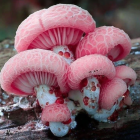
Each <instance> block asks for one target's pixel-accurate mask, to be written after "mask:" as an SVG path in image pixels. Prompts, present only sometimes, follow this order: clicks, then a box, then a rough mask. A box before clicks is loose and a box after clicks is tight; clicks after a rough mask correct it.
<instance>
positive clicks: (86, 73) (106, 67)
mask: <svg viewBox="0 0 140 140" xmlns="http://www.w3.org/2000/svg"><path fill="white" fill-rule="evenodd" d="M115 73H116V71H115V67H114V65H113V63H112V62H111V61H110V60H109V59H108V58H107V57H105V56H102V55H98V54H94V55H87V56H84V57H81V58H79V59H77V60H76V61H74V62H73V63H72V64H71V65H70V70H69V74H68V84H69V86H70V88H72V89H79V88H80V82H81V81H82V80H83V79H84V78H87V77H90V76H92V75H104V76H105V77H107V78H108V79H112V78H113V77H114V76H115Z"/></svg>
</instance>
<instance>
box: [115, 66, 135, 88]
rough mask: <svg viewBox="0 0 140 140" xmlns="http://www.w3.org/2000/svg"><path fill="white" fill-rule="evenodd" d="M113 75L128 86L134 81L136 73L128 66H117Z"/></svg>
mask: <svg viewBox="0 0 140 140" xmlns="http://www.w3.org/2000/svg"><path fill="white" fill-rule="evenodd" d="M115 77H118V78H120V79H122V80H124V81H125V82H126V84H127V85H128V86H131V85H133V84H134V83H135V81H136V78H137V75H136V72H135V71H134V70H133V69H132V68H130V67H127V66H117V67H116V76H115Z"/></svg>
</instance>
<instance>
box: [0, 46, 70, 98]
mask: <svg viewBox="0 0 140 140" xmlns="http://www.w3.org/2000/svg"><path fill="white" fill-rule="evenodd" d="M68 68H69V66H68V64H67V63H66V61H65V60H63V58H61V57H60V56H59V55H57V54H55V53H53V52H52V51H48V50H46V51H44V50H41V49H34V50H27V51H24V52H21V53H19V54H17V55H15V56H14V57H12V58H11V59H9V60H8V61H7V62H6V63H5V65H4V67H3V69H2V71H1V86H2V88H3V89H4V90H5V91H7V92H10V93H14V94H19V95H31V94H33V93H34V87H36V86H39V85H41V84H42V85H43V84H44V85H48V86H53V87H59V88H60V91H61V92H64V93H65V92H68V91H69V87H68V85H67V82H66V81H67V72H68Z"/></svg>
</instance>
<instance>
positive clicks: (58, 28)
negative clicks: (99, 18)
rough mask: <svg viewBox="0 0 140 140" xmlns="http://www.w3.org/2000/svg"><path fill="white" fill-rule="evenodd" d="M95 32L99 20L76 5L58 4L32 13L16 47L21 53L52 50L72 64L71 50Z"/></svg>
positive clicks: (23, 23)
mask: <svg viewBox="0 0 140 140" xmlns="http://www.w3.org/2000/svg"><path fill="white" fill-rule="evenodd" d="M34 19H35V20H34ZM34 27H35V28H34ZM94 29H95V21H94V20H93V18H92V16H91V15H90V14H89V13H88V11H86V10H84V9H82V8H80V7H78V6H75V5H72V4H58V5H54V6H51V7H50V8H48V9H43V10H40V11H38V12H35V13H33V14H31V15H30V16H29V17H28V18H27V19H25V20H24V21H23V22H22V23H21V24H20V26H19V28H18V30H17V32H16V36H15V48H16V50H17V51H18V52H21V51H24V50H27V49H35V48H40V49H52V50H53V51H54V52H56V53H58V54H59V55H61V56H63V57H64V58H65V59H66V60H68V63H71V62H73V61H74V55H73V53H72V51H70V50H71V49H73V48H74V47H75V46H76V45H77V44H78V42H79V40H80V39H81V37H82V35H83V33H89V32H92V31H94ZM69 48H70V49H69Z"/></svg>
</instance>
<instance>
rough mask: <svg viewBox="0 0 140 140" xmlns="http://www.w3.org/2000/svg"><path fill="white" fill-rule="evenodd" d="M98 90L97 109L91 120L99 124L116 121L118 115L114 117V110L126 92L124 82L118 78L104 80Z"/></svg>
mask: <svg viewBox="0 0 140 140" xmlns="http://www.w3.org/2000/svg"><path fill="white" fill-rule="evenodd" d="M100 90H101V91H100V96H99V102H98V104H99V108H98V110H97V112H96V113H95V114H94V115H93V118H94V119H96V120H98V121H100V122H107V121H108V120H110V121H116V120H117V118H118V114H116V115H115V113H116V110H117V109H118V105H119V103H120V101H121V100H122V96H123V94H124V93H125V92H126V90H127V86H126V84H125V82H124V81H123V80H121V79H119V78H114V79H112V80H106V81H105V82H104V83H102V85H101V89H100Z"/></svg>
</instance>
